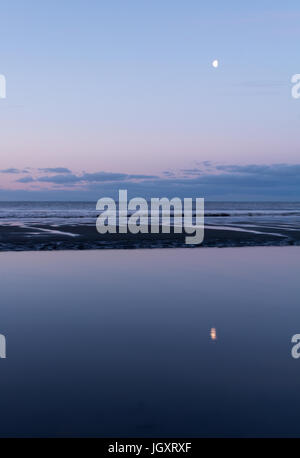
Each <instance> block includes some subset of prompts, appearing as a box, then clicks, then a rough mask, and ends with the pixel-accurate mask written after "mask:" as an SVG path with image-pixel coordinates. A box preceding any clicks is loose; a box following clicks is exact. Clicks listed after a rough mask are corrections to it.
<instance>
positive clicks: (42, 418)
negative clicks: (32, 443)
mask: <svg viewBox="0 0 300 458" xmlns="http://www.w3.org/2000/svg"><path fill="white" fill-rule="evenodd" d="M299 278H300V247H299V248H298V247H278V248H271V247H269V248H267V247H266V248H262V247H260V248H226V249H217V248H207V249H205V248H200V249H194V250H191V249H165V250H159V249H157V250H136V251H129V250H127V251H126V250H124V251H122V250H118V251H109V250H107V251H105V250H104V251H84V252H79V251H77V252H74V251H73V252H67V251H66V252H47V253H42V252H39V253H33V252H32V253H30V252H26V253H1V254H0V279H1V280H0V282H1V299H0V301H1V305H0V333H1V334H3V335H5V337H6V343H7V358H6V359H0V436H19V437H20V436H34V437H37V436H51V437H53V436H56V437H59V436H98V437H114V436H115V437H122V436H123V437H128V436H132V437H139V436H142V437H147V436H150V437H159V436H161V437H162V436H165V437H215V436H217V437H222V436H225V437H226V436H235V437H237V436H244V437H245V436H298V437H299V436H300V421H299V411H300V390H299V387H300V359H293V358H292V356H291V349H292V343H291V337H292V336H293V335H294V334H297V333H300V281H299Z"/></svg>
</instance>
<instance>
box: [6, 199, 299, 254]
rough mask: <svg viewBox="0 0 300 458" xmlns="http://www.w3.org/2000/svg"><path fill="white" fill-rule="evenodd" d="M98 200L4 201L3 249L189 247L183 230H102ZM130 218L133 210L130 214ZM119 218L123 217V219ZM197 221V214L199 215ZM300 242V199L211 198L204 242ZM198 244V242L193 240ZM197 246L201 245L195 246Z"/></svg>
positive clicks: (206, 244) (236, 244)
mask: <svg viewBox="0 0 300 458" xmlns="http://www.w3.org/2000/svg"><path fill="white" fill-rule="evenodd" d="M98 215H99V212H98V211H96V209H95V203H93V202H0V223H1V224H0V251H31V250H33V251H44V250H50V251H51V250H91V249H136V248H178V247H185V246H186V243H185V236H186V234H185V233H184V232H183V233H174V214H173V213H172V210H171V212H170V233H169V234H167V233H162V225H163V224H162V220H160V228H159V233H158V234H154V233H151V227H150V226H149V228H148V231H147V232H148V233H147V234H144V233H138V234H131V233H130V232H129V231H127V233H125V234H123V233H118V232H119V226H118V224H117V228H116V232H117V233H116V234H111V233H106V234H99V233H98V231H97V229H96V221H97V216H98ZM127 216H128V217H129V216H130V214H128V215H127ZM117 223H118V221H117ZM193 224H195V214H194V215H193ZM299 244H300V203H299V202H207V203H206V204H205V214H204V241H203V243H202V244H201V246H204V247H242V246H288V245H299ZM192 246H193V245H192ZM195 246H197V245H195Z"/></svg>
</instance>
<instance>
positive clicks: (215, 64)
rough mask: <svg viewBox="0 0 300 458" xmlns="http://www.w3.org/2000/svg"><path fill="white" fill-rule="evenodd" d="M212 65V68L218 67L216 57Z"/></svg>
mask: <svg viewBox="0 0 300 458" xmlns="http://www.w3.org/2000/svg"><path fill="white" fill-rule="evenodd" d="M212 66H213V67H214V68H218V67H219V61H218V59H215V60H214V61H213V62H212Z"/></svg>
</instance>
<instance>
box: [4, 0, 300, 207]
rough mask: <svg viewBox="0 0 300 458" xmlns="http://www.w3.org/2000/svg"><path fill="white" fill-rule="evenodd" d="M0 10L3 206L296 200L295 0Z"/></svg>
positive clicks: (69, 3)
mask: <svg viewBox="0 0 300 458" xmlns="http://www.w3.org/2000/svg"><path fill="white" fill-rule="evenodd" d="M0 7H1V11H0V12H1V28H0V74H2V75H4V76H5V78H6V83H7V97H6V99H0V199H1V200H18V199H20V200H31V199H33V200H35V199H46V200H51V199H60V200H64V199H75V200H86V199H88V200H90V199H98V198H99V197H101V196H102V193H107V192H111V193H112V192H114V191H115V190H116V189H119V188H120V187H121V186H123V187H124V186H127V187H128V189H129V188H130V189H131V190H132V192H133V193H137V192H139V195H141V194H144V195H147V196H148V197H149V196H151V195H153V194H155V193H156V194H155V195H157V193H158V194H162V193H163V195H183V194H184V195H186V196H188V195H190V194H191V193H192V194H193V195H195V194H197V195H199V193H201V197H208V198H212V199H220V200H222V199H233V200H247V199H250V200H252V199H254V198H255V199H259V200H264V199H265V200H278V199H279V200H290V199H291V200H300V171H299V167H300V165H299V164H300V155H299V146H300V140H299V131H300V130H299V127H300V99H294V98H292V96H291V89H292V84H291V78H292V76H293V75H294V74H299V73H300V58H299V42H300V27H299V23H300V4H299V1H298V0H287V1H285V2H282V1H278V0H273V1H269V0H260V1H257V0H254V1H252V2H240V1H233V0H228V1H226V2H224V0H219V1H210V2H204V1H200V0H186V1H184V2H183V1H182V0H60V1H58V0H51V1H50V0H43V2H41V1H40V0H26V1H25V0H3V1H2V2H1V6H0ZM214 59H218V60H219V66H218V68H214V67H213V66H212V61H213V60H214Z"/></svg>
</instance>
